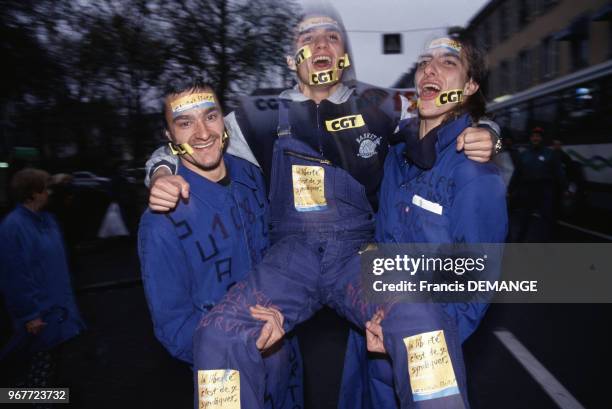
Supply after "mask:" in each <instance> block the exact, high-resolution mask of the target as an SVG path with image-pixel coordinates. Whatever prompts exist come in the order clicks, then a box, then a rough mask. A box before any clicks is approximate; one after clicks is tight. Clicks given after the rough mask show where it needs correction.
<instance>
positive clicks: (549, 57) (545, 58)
mask: <svg viewBox="0 0 612 409" xmlns="http://www.w3.org/2000/svg"><path fill="white" fill-rule="evenodd" d="M558 47H559V43H558V42H557V41H555V40H554V39H553V37H546V38H544V39H543V40H542V42H541V43H540V55H539V64H538V65H539V69H540V73H539V74H540V75H539V77H540V80H541V81H548V80H550V79H552V78H554V77H555V76H556V75H557V67H558V65H559V64H558V59H559V48H558Z"/></svg>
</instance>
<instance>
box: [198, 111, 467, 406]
mask: <svg viewBox="0 0 612 409" xmlns="http://www.w3.org/2000/svg"><path fill="white" fill-rule="evenodd" d="M305 103H306V104H308V103H312V101H307V102H305ZM293 104H299V102H293V103H291V102H287V103H281V104H279V122H278V124H279V126H278V139H277V140H276V142H275V144H274V151H273V155H272V177H271V181H270V206H271V212H270V213H271V230H270V235H271V241H272V247H271V248H270V250H269V251H268V253H267V254H266V256H265V257H264V260H263V261H262V263H260V264H259V265H258V266H257V267H256V268H255V269H254V270H253V271H252V272H251V273H250V274H249V275H248V276H247V277H246V279H245V280H244V281H243V282H241V283H238V284H237V285H235V286H234V287H232V289H231V290H230V291H229V292H228V294H227V295H226V296H225V297H224V299H223V300H222V301H221V302H220V303H219V304H217V305H216V306H215V307H214V308H213V309H212V310H211V311H210V313H209V314H208V315H207V316H206V317H205V318H204V320H203V321H202V322H201V323H200V326H199V327H198V329H197V331H196V335H195V338H194V346H195V350H194V367H195V368H196V369H198V370H200V369H202V370H214V369H222V368H231V369H234V370H237V371H239V374H240V387H241V390H240V392H241V393H240V400H241V405H242V406H241V407H242V408H243V409H245V408H246V409H248V408H261V407H262V402H263V396H264V379H263V378H262V376H261V374H262V373H263V372H264V365H263V361H262V359H261V355H260V353H259V351H258V350H257V349H256V347H255V339H256V333H257V332H256V328H257V322H256V321H255V320H253V319H252V318H251V317H250V315H249V313H248V306H249V305H251V304H253V302H254V301H255V300H257V299H260V300H265V301H266V302H268V303H273V304H274V305H277V306H278V307H279V308H280V309H281V311H282V313H283V315H284V317H285V324H284V325H285V329H286V330H287V331H289V330H291V329H292V328H293V327H294V326H295V325H296V324H298V323H300V322H302V321H304V320H306V319H308V318H309V317H310V316H312V315H313V314H314V312H316V311H317V310H318V309H319V308H321V307H322V305H328V306H330V307H332V308H334V309H335V310H336V311H337V312H338V313H339V314H340V315H342V316H343V317H345V318H347V319H348V320H350V321H351V322H352V323H353V324H355V325H357V326H358V327H360V328H363V327H364V324H365V322H366V321H367V320H368V319H370V317H371V316H372V315H373V314H374V312H375V311H376V308H377V307H379V306H377V305H374V304H373V303H371V302H369V301H368V299H367V297H366V294H365V292H364V291H363V289H362V287H361V278H360V265H359V264H360V263H359V258H358V257H357V256H356V255H357V252H358V249H359V248H360V247H361V246H362V244H363V243H365V242H368V241H372V239H373V233H374V217H373V216H374V212H373V210H372V207H371V205H370V202H369V201H368V196H367V194H366V189H364V186H363V185H362V184H360V183H359V182H358V181H356V180H355V179H354V178H353V177H352V176H351V175H350V174H349V173H348V172H347V171H346V170H344V169H343V168H340V167H338V166H335V165H334V164H333V163H332V162H331V161H330V160H328V159H326V158H325V157H323V155H321V153H320V152H319V151H317V150H315V149H313V148H312V146H311V145H309V144H307V143H305V142H304V141H303V140H300V139H298V138H296V137H295V136H294V133H293V132H294V131H293V130H292V126H291V125H292V123H293V122H290V112H291V109H292V108H294V107H293V106H292V105H293ZM299 109H300V108H299V107H296V108H294V111H293V112H295V111H296V110H299ZM301 131H304V129H303V128H302V129H301ZM315 136H317V135H315ZM382 307H383V308H385V312H386V315H385V317H386V318H385V320H384V321H383V328H384V331H385V347H386V349H387V351H388V352H389V354H390V356H391V357H392V360H393V363H394V365H393V372H394V379H395V381H396V385H397V390H398V396H399V398H400V401H401V403H402V407H404V408H408V407H413V408H448V407H453V408H464V407H468V403H467V397H466V389H467V388H466V384H465V376H464V368H463V360H462V359H463V358H462V354H461V345H460V342H459V340H458V337H457V335H456V330H455V329H454V328H453V327H452V326H451V327H449V326H448V324H449V320H448V319H447V317H446V315H445V312H444V311H443V310H442V308H441V307H440V306H439V305H437V304H414V305H406V304H404V305H400V304H396V305H393V306H387V305H384V306H382ZM439 330H443V331H444V332H445V333H446V336H447V343H448V352H449V356H450V360H451V365H452V368H453V370H454V373H455V374H456V384H455V385H454V386H453V387H449V388H447V389H446V390H444V392H443V394H442V395H439V396H436V398H437V399H432V398H433V396H419V397H417V396H413V392H412V389H411V387H410V383H409V376H408V357H407V347H406V345H405V344H404V338H406V337H409V336H418V335H419V334H423V333H427V332H430V331H439ZM322 336H325V334H322ZM196 387H197V385H196ZM413 398H414V399H413Z"/></svg>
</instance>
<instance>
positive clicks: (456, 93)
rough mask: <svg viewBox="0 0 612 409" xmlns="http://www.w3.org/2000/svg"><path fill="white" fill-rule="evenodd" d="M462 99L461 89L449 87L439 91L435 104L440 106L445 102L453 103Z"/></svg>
mask: <svg viewBox="0 0 612 409" xmlns="http://www.w3.org/2000/svg"><path fill="white" fill-rule="evenodd" d="M462 100H463V90H462V89H451V90H450V91H445V92H441V93H440V95H438V97H437V98H436V106H437V107H441V106H442V105H446V104H453V103H457V102H461V101H462Z"/></svg>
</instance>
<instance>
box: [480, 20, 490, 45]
mask: <svg viewBox="0 0 612 409" xmlns="http://www.w3.org/2000/svg"><path fill="white" fill-rule="evenodd" d="M481 30H482V35H481V38H482V47H483V48H484V49H485V51H489V50H490V49H491V47H492V46H493V39H492V38H491V26H490V25H489V21H488V20H485V22H484V23H483V24H482V29H481Z"/></svg>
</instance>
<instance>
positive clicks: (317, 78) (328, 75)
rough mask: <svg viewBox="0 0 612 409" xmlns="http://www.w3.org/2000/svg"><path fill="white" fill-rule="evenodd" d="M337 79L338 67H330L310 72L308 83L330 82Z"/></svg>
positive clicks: (320, 83) (321, 83)
mask: <svg viewBox="0 0 612 409" xmlns="http://www.w3.org/2000/svg"><path fill="white" fill-rule="evenodd" d="M336 81H338V69H337V68H332V69H329V70H324V71H317V72H313V73H311V74H310V85H325V84H332V83H334V82H336Z"/></svg>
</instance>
